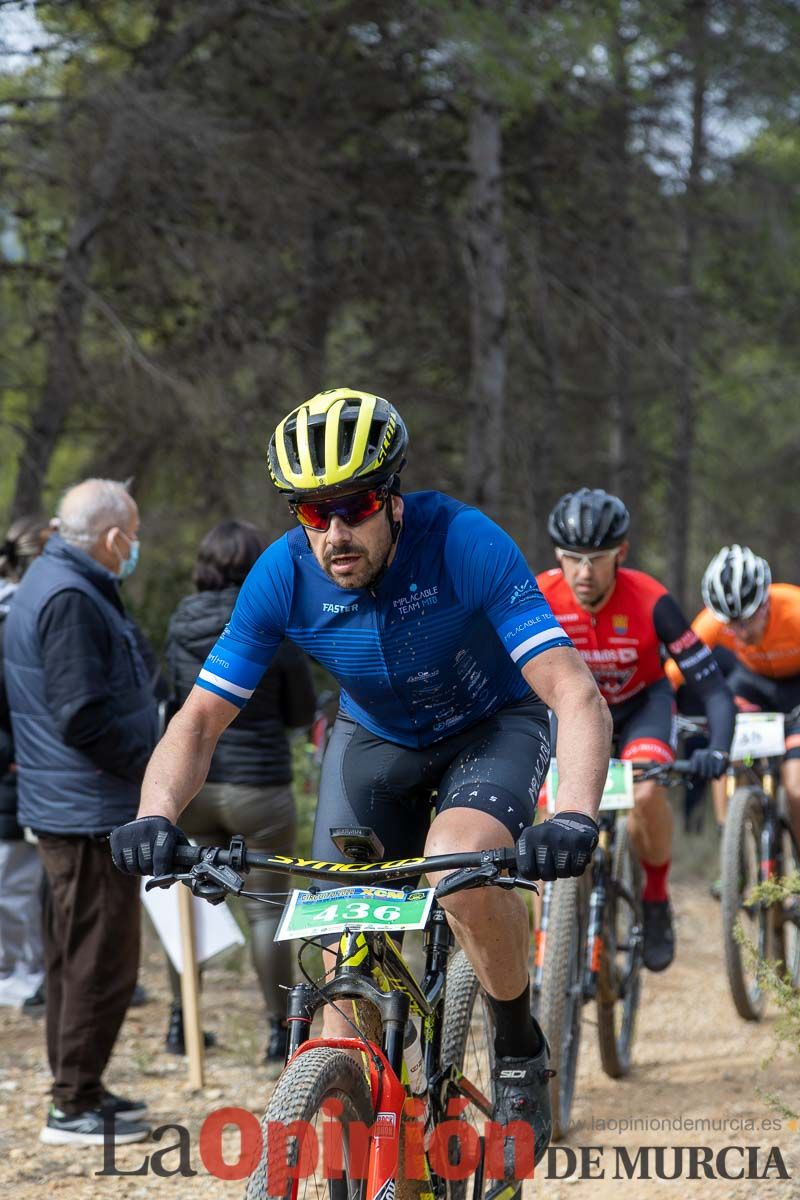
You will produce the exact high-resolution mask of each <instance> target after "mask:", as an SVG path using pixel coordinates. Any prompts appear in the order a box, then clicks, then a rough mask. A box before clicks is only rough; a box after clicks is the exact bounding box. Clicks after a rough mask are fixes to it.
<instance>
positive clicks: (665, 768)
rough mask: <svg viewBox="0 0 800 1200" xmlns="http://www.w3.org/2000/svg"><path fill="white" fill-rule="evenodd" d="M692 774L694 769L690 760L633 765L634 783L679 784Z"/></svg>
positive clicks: (680, 759)
mask: <svg viewBox="0 0 800 1200" xmlns="http://www.w3.org/2000/svg"><path fill="white" fill-rule="evenodd" d="M691 774H692V768H691V764H690V762H689V759H688V758H679V759H676V760H675V762H671V763H659V762H641V763H634V764H633V782H634V783H644V782H646V781H647V780H650V779H655V780H661V781H663V782H674V783H679V782H680V780H681V779H684V778H685V777H686V776H687V775H691ZM671 777H672V778H671Z"/></svg>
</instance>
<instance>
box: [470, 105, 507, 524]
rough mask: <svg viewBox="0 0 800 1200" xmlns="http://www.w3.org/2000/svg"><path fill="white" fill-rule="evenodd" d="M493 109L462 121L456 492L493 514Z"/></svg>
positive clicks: (501, 329)
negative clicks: (465, 291) (464, 176)
mask: <svg viewBox="0 0 800 1200" xmlns="http://www.w3.org/2000/svg"><path fill="white" fill-rule="evenodd" d="M501 153H502V133H501V128H500V114H499V112H498V111H497V109H496V108H495V107H494V106H493V105H491V104H490V103H489V102H488V101H486V100H485V99H480V98H478V99H476V101H475V104H474V106H473V109H472V113H471V116H470V125H469V163H470V167H471V169H472V186H471V189H470V202H469V213H468V217H467V234H466V239H465V255H464V257H465V263H466V269H467V277H468V281H469V307H470V378H469V388H468V421H469V426H468V430H467V461H466V463H465V467H464V490H465V492H466V493H467V494H468V495H469V496H470V497H471V499H472V500H473V501H474V502H475V503H476V504H478V505H480V507H481V508H482V509H484V511H485V512H487V513H488V514H489V515H490V516H493V517H495V518H497V517H499V512H500V502H501V496H502V478H503V448H504V444H505V438H506V430H505V412H506V371H507V363H506V304H507V300H506V288H507V278H506V270H507V251H506V237H505V229H504V224H503V180H502V166H501Z"/></svg>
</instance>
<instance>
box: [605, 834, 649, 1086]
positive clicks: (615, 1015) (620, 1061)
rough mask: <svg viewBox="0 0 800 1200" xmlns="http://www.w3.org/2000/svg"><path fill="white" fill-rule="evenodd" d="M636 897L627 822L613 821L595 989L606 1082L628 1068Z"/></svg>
mask: <svg viewBox="0 0 800 1200" xmlns="http://www.w3.org/2000/svg"><path fill="white" fill-rule="evenodd" d="M641 896H642V867H641V863H640V862H639V858H638V856H637V854H636V851H635V850H634V848H633V846H632V844H631V839H630V834H629V832H628V823H627V821H626V820H624V819H623V818H619V819H618V820H617V823H616V830H615V838H614V857H613V860H612V864H611V881H610V886H609V889H608V895H607V897H606V909H605V913H604V916H603V951H602V956H601V960H600V972H599V979H598V989H597V1035H598V1039H599V1044H600V1061H601V1063H602V1065H603V1070H604V1071H605V1073H606V1075H608V1076H610V1078H611V1079H621V1078H622V1077H623V1076H624V1075H627V1074H628V1072H629V1071H630V1068H631V1056H632V1052H633V1039H634V1037H635V1034H636V1018H637V1015H638V1012H639V1001H640V999H641V989H642V980H641V974H642V954H643V941H642V938H643V916H642V900H641Z"/></svg>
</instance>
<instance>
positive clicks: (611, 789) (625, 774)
mask: <svg viewBox="0 0 800 1200" xmlns="http://www.w3.org/2000/svg"><path fill="white" fill-rule="evenodd" d="M546 787H547V811H548V812H550V813H553V812H555V811H556V792H557V791H558V764H557V763H556V760H555V759H554V758H551V759H550V769H549V770H548V772H547V781H546ZM620 808H633V763H630V762H623V761H622V759H619V758H612V759H611V760H610V762H609V764H608V775H607V776H606V782H605V787H604V788H603V798H602V800H601V801H600V811H601V812H609V811H610V810H613V809H620Z"/></svg>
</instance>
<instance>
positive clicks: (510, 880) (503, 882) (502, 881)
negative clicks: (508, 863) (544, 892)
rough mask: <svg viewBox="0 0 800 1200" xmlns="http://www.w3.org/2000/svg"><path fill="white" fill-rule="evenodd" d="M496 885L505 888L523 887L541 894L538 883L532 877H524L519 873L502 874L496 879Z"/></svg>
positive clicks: (525, 890)
mask: <svg viewBox="0 0 800 1200" xmlns="http://www.w3.org/2000/svg"><path fill="white" fill-rule="evenodd" d="M494 886H495V887H501V888H505V889H506V890H509V889H510V888H522V890H523V891H524V892H535V893H536V895H537V896H538V895H539V888H538V885H537V884H535V883H534V882H533V880H532V879H522V878H521V877H520V876H519V875H500V876H498V878H497V879H496V880H495V881H494Z"/></svg>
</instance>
